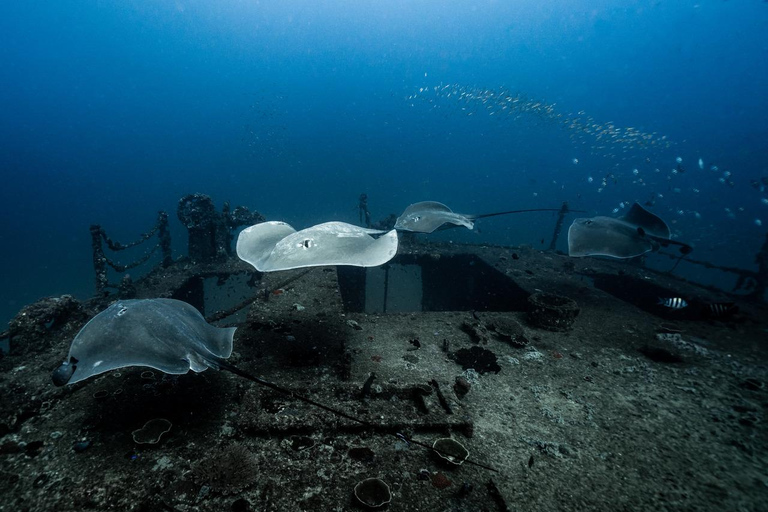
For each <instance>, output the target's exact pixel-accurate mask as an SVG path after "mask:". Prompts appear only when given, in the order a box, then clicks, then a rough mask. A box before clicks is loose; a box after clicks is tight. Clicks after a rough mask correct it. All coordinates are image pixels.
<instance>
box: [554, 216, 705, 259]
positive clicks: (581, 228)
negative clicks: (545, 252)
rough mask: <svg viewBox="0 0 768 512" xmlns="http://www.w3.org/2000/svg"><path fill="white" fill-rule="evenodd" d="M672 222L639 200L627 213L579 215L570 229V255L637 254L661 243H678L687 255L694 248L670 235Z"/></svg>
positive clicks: (629, 256) (618, 256)
mask: <svg viewBox="0 0 768 512" xmlns="http://www.w3.org/2000/svg"><path fill="white" fill-rule="evenodd" d="M670 236H671V233H670V230H669V226H667V223H666V222H664V221H663V220H662V219H661V218H660V217H658V216H656V215H654V214H653V213H651V212H649V211H648V210H646V209H645V208H643V207H642V206H640V205H639V204H638V203H635V204H633V205H632V208H630V209H629V211H628V212H627V214H626V215H624V216H622V217H619V218H613V217H592V218H589V219H587V218H581V219H576V220H574V221H573V224H571V227H570V228H569V229H568V255H569V256H577V257H578V256H610V257H613V258H634V257H635V256H640V255H641V254H645V253H647V252H650V251H655V250H658V249H659V247H668V246H670V245H677V246H679V250H680V254H681V255H683V256H685V255H686V254H689V253H690V252H691V251H692V250H693V248H692V247H691V246H690V245H688V244H685V243H683V242H678V241H676V240H671V239H670Z"/></svg>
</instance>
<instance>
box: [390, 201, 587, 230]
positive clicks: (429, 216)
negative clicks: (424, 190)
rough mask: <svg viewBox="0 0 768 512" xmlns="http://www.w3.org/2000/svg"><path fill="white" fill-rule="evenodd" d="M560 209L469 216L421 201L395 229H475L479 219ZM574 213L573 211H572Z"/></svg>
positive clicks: (406, 214) (549, 210)
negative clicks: (462, 227)
mask: <svg viewBox="0 0 768 512" xmlns="http://www.w3.org/2000/svg"><path fill="white" fill-rule="evenodd" d="M559 211H560V209H559V208H533V209H530V210H507V211H505V212H496V213H481V214H476V215H468V214H463V213H454V212H453V210H451V209H450V208H448V207H447V206H446V205H444V204H443V203H438V202H437V201H421V202H420V203H413V204H412V205H410V206H409V207H408V208H406V209H405V211H404V212H403V213H402V214H401V215H400V216H399V217H398V218H397V221H395V229H398V230H400V231H412V232H414V233H432V232H434V231H436V230H438V229H448V228H454V227H460V226H464V227H465V228H467V229H473V228H474V227H475V221H476V220H477V219H483V218H486V217H495V216H497V215H507V214H510V213H523V212H559ZM571 211H573V210H571Z"/></svg>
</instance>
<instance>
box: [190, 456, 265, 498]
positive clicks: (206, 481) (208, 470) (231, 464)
mask: <svg viewBox="0 0 768 512" xmlns="http://www.w3.org/2000/svg"><path fill="white" fill-rule="evenodd" d="M258 476H259V465H258V463H257V461H256V457H255V456H254V455H253V453H251V452H250V451H249V450H248V449H247V448H246V447H245V446H243V445H241V444H233V445H230V446H227V447H226V448H223V449H222V450H221V451H220V452H218V453H216V454H214V455H212V456H210V457H208V458H206V459H203V460H202V461H200V462H199V463H198V464H197V465H196V466H195V467H194V468H193V469H192V480H193V481H194V482H195V483H196V484H198V485H202V486H208V487H209V488H210V489H211V490H212V491H213V492H216V493H220V494H224V495H228V494H235V493H238V492H240V491H243V490H245V489H247V488H248V487H250V486H251V485H253V484H254V483H256V481H257V480H258Z"/></svg>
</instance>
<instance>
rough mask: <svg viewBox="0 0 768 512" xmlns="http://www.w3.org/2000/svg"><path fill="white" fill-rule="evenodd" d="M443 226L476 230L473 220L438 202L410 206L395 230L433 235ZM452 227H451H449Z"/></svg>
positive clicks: (424, 202) (399, 218) (398, 220)
mask: <svg viewBox="0 0 768 512" xmlns="http://www.w3.org/2000/svg"><path fill="white" fill-rule="evenodd" d="M443 224H454V225H456V226H464V227H465V228H467V229H472V228H474V223H473V222H472V219H470V218H468V217H467V216H465V215H461V214H459V213H454V212H453V211H452V210H451V209H450V208H448V207H447V206H446V205H444V204H443V203H438V202H437V201H422V202H420V203H414V204H412V205H410V206H409V207H408V208H406V209H405V211H404V212H403V213H402V215H400V217H398V218H397V221H396V222H395V229H398V230H400V231H412V232H414V233H432V232H434V231H436V230H437V229H439V228H440V227H441V226H443ZM449 227H450V226H449Z"/></svg>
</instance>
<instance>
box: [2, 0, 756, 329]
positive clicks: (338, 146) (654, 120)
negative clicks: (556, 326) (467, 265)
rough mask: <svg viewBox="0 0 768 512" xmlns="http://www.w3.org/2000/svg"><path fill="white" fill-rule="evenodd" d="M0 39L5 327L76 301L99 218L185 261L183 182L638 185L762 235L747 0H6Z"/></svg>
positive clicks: (689, 211) (715, 225)
mask: <svg viewBox="0 0 768 512" xmlns="http://www.w3.org/2000/svg"><path fill="white" fill-rule="evenodd" d="M0 33H2V34H3V45H2V47H1V48H0V73H2V87H1V88H0V111H2V113H3V114H2V116H0V141H1V142H0V172H1V173H2V187H0V217H1V218H2V225H1V227H0V240H1V242H2V248H3V251H2V253H1V254H0V273H1V276H2V277H1V279H2V283H3V286H2V287H0V319H1V320H2V321H7V320H9V319H10V318H11V317H12V316H13V315H14V314H15V313H16V312H17V311H18V310H19V309H20V308H21V307H22V306H23V305H24V304H27V303H29V302H32V301H34V300H37V299H38V298H40V297H42V296H46V295H57V294H63V293H71V294H73V295H75V296H76V297H78V298H86V297H88V296H90V295H92V294H93V292H94V276H93V267H92V260H91V246H90V234H89V231H88V227H89V225H90V224H92V223H98V224H101V225H102V226H103V227H104V228H105V230H106V231H107V233H108V234H109V235H110V236H111V237H112V238H114V239H117V240H121V241H125V242H128V241H131V240H134V239H136V238H137V237H138V236H139V234H140V233H142V232H145V231H147V230H149V229H150V228H151V227H152V226H153V225H154V222H155V219H156V215H157V211H158V210H165V211H167V212H169V214H170V217H171V235H172V237H173V246H174V251H175V255H176V256H178V255H181V254H184V253H185V252H186V240H185V236H186V233H185V230H184V229H183V228H182V226H181V224H180V223H179V222H178V219H177V217H176V205H177V202H178V200H179V198H181V197H182V196H183V195H185V194H189V193H195V192H200V193H205V194H208V195H210V196H211V197H212V198H213V200H214V201H215V202H216V205H217V207H219V208H220V207H221V206H222V205H223V202H224V201H230V203H231V204H232V206H235V205H243V206H247V207H249V208H250V209H251V210H257V211H259V212H261V213H262V214H264V215H265V216H266V217H267V218H268V219H270V220H284V221H286V222H288V223H290V224H291V225H293V226H294V227H296V228H297V229H301V228H303V227H307V226H309V225H312V224H316V223H320V222H324V221H329V220H341V221H346V222H355V223H357V222H359V219H358V210H357V198H358V196H359V194H360V193H363V192H365V193H367V194H368V196H369V208H370V210H371V213H372V215H373V218H374V220H376V219H380V218H383V217H385V216H386V215H388V214H390V213H395V214H399V213H400V212H402V211H403V210H404V209H405V207H406V206H408V205H409V204H410V203H413V202H416V201H424V200H435V201H441V202H444V203H446V204H448V205H449V206H451V207H452V208H453V209H454V211H458V212H461V213H470V214H476V213H489V212H494V211H500V210H508V209H520V208H559V207H560V205H561V203H562V202H563V201H568V202H569V205H570V207H571V208H575V209H581V210H586V211H587V212H588V213H587V214H585V216H591V215H620V214H621V211H622V210H623V209H624V208H626V207H628V206H630V205H631V204H632V202H633V201H638V202H640V203H641V204H645V203H647V204H648V205H649V206H650V207H651V210H652V211H653V212H654V213H656V214H657V215H659V216H661V217H662V218H664V219H665V220H666V221H667V222H668V223H669V224H670V226H671V227H672V230H673V232H674V236H675V237H676V238H678V239H680V240H682V241H685V242H688V243H691V244H692V245H694V246H695V252H694V255H695V257H696V258H697V259H700V260H706V261H710V262H713V263H716V264H720V265H727V266H734V267H743V268H750V269H752V268H754V267H755V265H754V256H755V253H756V252H757V251H758V250H759V249H760V247H761V245H762V244H763V242H764V240H765V235H766V229H767V228H768V191H766V188H768V164H767V162H768V144H766V141H767V140H768V125H767V124H766V117H767V115H768V100H767V99H766V97H767V95H766V91H768V64H767V63H768V38H766V34H767V33H768V3H766V2H764V1H759V0H743V1H740V2H735V1H720V0H718V1H715V0H711V1H710V0H701V1H687V0H675V1H662V0H656V1H648V0H637V1H631V0H590V1H575V0H574V1H565V0H560V1H550V2H539V1H533V0H524V1H510V2H501V1H499V2H496V1H479V2H458V1H448V2H412V1H388V2H367V1H335V2H315V1H287V2H250V1H226V0H223V1H217V2H203V1H185V0H179V1H175V2H170V1H169V2H143V1H124V2H110V1H104V2H46V1H27V2H3V3H2V4H1V5H0ZM508 98H509V100H510V101H507V99H508ZM500 100H502V101H500ZM503 102H507V103H509V104H510V105H511V104H514V105H515V106H514V107H512V106H509V105H505V104H504V103H503ZM505 107H506V108H505ZM622 205H623V206H622ZM614 210H615V213H614ZM553 224H554V216H553V215H551V214H549V213H544V214H541V213H537V214H521V215H513V216H502V217H496V218H490V219H483V220H481V221H479V222H478V224H477V226H476V228H475V230H474V231H471V232H470V231H467V230H458V229H457V230H450V231H447V232H445V233H442V234H439V235H438V236H436V238H438V239H450V240H455V241H457V242H465V243H495V244H505V245H519V244H530V245H532V246H533V247H535V248H545V247H546V245H547V244H548V243H549V240H550V238H551V234H552V228H553ZM564 238H565V237H561V241H560V242H561V245H562V247H559V249H561V250H565V245H564V244H565V240H564ZM542 240H543V241H544V245H543V246H542ZM671 264H672V262H671V261H670V260H668V259H667V260H660V263H659V265H661V266H663V265H671ZM146 268H149V267H146ZM678 271H679V272H680V273H681V274H682V275H686V276H688V277H694V278H696V277H701V278H702V279H701V280H706V279H708V278H705V277H704V276H698V275H697V273H698V272H700V270H699V269H697V268H693V267H692V266H690V265H686V264H685V263H682V264H681V265H680V267H679V268H678ZM140 273H141V272H139V274H140ZM722 285H723V286H728V283H722Z"/></svg>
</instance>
